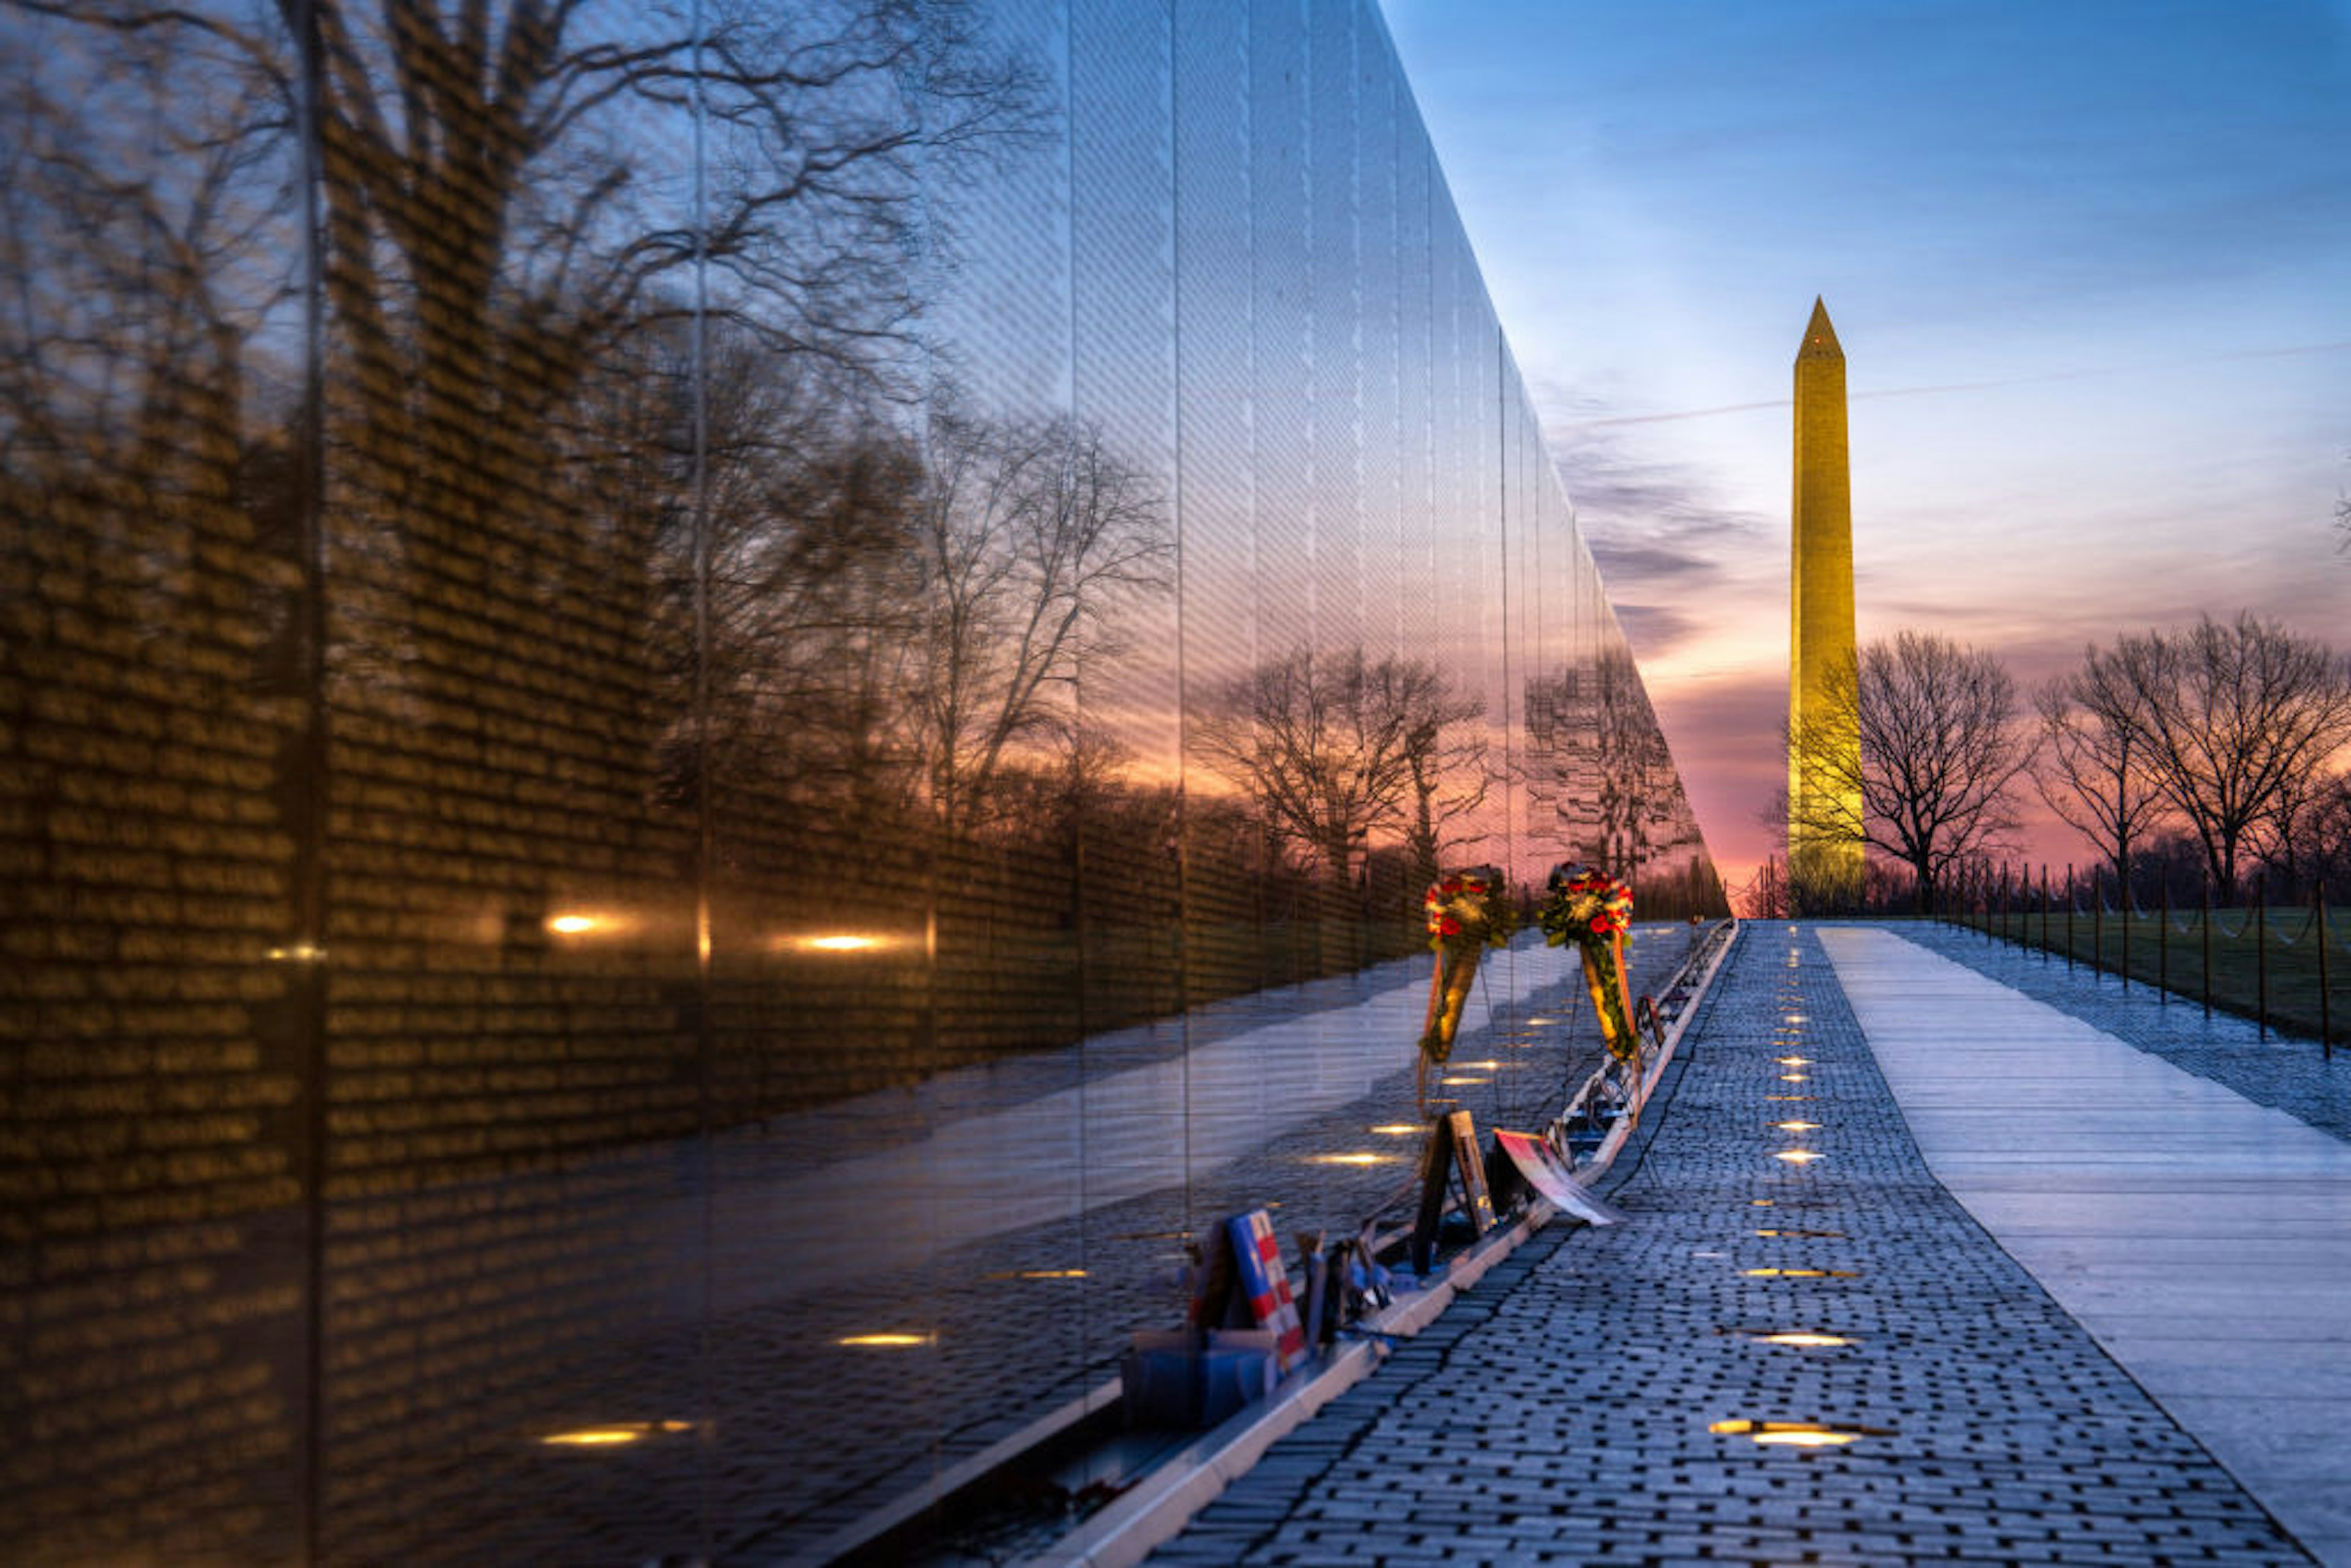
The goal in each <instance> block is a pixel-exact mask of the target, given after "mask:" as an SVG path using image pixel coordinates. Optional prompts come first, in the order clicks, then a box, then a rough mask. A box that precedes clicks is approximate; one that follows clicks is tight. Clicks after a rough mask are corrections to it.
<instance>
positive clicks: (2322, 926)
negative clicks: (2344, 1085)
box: [2310, 877, 2335, 1061]
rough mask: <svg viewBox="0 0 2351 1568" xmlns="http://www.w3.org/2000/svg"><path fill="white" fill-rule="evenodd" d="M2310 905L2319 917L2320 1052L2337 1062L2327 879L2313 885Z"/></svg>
mask: <svg viewBox="0 0 2351 1568" xmlns="http://www.w3.org/2000/svg"><path fill="white" fill-rule="evenodd" d="M2310 905H2311V911H2312V913H2313V914H2314V915H2317V917H2318V918H2317V922H2316V929H2317V932H2318V1051H2319V1055H2320V1056H2321V1057H2323V1058H2324V1059H2325V1060H2326V1061H2334V1060H2335V1014H2334V1011H2333V1009H2330V1008H2329V1007H2328V1005H2327V998H2326V879H2325V877H2321V878H2319V879H2318V881H2317V882H2315V883H2313V884H2312V885H2311V889H2310Z"/></svg>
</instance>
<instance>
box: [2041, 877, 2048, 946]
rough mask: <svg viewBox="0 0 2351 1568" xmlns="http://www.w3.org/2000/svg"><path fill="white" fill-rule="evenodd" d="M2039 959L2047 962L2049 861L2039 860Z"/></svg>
mask: <svg viewBox="0 0 2351 1568" xmlns="http://www.w3.org/2000/svg"><path fill="white" fill-rule="evenodd" d="M2041 961H2042V962H2043V964H2046V963H2047V962H2049V862H2047V861H2043V862H2041Z"/></svg>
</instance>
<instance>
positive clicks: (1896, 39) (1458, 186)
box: [1382, 0, 2351, 877]
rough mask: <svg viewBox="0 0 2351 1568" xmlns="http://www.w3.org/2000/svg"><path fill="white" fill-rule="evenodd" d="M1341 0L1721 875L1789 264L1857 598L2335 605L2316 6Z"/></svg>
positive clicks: (2323, 17) (2074, 635)
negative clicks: (1409, 136)
mask: <svg viewBox="0 0 2351 1568" xmlns="http://www.w3.org/2000/svg"><path fill="white" fill-rule="evenodd" d="M1382 9H1383V11H1384V15H1385V16H1386V17H1387V20H1388V23H1389V26H1390V27H1391V28H1392V29H1393V31H1394V33H1395V38H1396V43H1397V47H1398V48H1399V51H1400V52H1401V54H1402V55H1403V57H1404V61H1405V69H1406V72H1407V74H1408V76H1409V78H1410V79H1411V81H1412V83H1413V87H1414V90H1415V91H1416V94H1417V95H1418V98H1419V101H1420V105H1421V109H1422V112H1423V114H1424V115H1425V116H1426V119H1427V120H1428V122H1429V125H1430V128H1431V133H1432V135H1433V137H1434V138H1435V141H1436V142H1437V149H1438V152H1439V154H1440V156H1441V157H1442V159H1443V161H1444V165H1445V169H1446V172H1447V179H1448V181H1449V183H1451V186H1452V188H1453V192H1454V196H1455V199H1456V201H1457V202H1458V204H1459V205H1460V207H1461V209H1462V212H1463V214H1464V217H1465V220H1466V222H1467V224H1468V228H1469V231H1470V234H1471V235H1472V237H1473V239H1474V241H1475V243H1476V245H1477V246H1478V254H1479V261H1480V263H1481V264H1482V265H1483V267H1484V268H1485V272H1486V276H1487V278H1488V280H1489V284H1490V286H1491V287H1492V289H1493V292H1494V295H1495V298H1496V300H1497V304H1498V308H1499V311H1500V314H1501V317H1502V319H1503V322H1504V325H1505V328H1506V329H1507V330H1508V331H1509V332H1510V338H1511V341H1512V344H1513V346H1514V348H1515V349H1516V350H1517V353H1518V356H1519V359H1520V363H1521V364H1522V365H1523V366H1524V367H1525V369H1526V372H1527V377H1528V380H1529V382H1530V383H1531V386H1532V388H1533V389H1534V392H1535V398H1536V402H1537V405H1538V407H1539V408H1540V409H1541V414H1542V418H1543V422H1544V426H1545V429H1546V431H1547V433H1548V434H1549V435H1550V438H1551V442H1552V451H1553V452H1554V454H1555V455H1557V456H1558V458H1559V460H1560V462H1561V464H1562V467H1563V468H1564V469H1565V471H1566V476H1567V480H1568V487H1569V491H1570V493H1571V495H1572V496H1573V497H1574V500H1575V504H1576V508H1577V514H1578V516H1579V517H1580V518H1581V519H1582V521H1583V526H1584V528H1585V531H1586V533H1587V535H1588V536H1589V537H1590V538H1592V539H1593V549H1594V551H1595V553H1596V554H1597V555H1598V556H1599V557H1600V559H1601V564H1602V568H1603V570H1604V572H1605V573H1606V575H1607V578H1608V582H1609V589H1610V593H1611V596H1612V597H1613V598H1614V601H1615V603H1616V606H1617V608H1618V611H1619V612H1620V613H1621V615H1622V617H1623V619H1624V622H1625V629H1626V631H1627V632H1628V633H1629V634H1630V635H1631V637H1632V639H1633V642H1634V645H1635V648H1636V649H1637V650H1638V652H1639V653H1640V655H1641V662H1642V668H1643V670H1644V672H1645V673H1646V674H1647V676H1648V677H1649V681H1650V685H1651V690H1652V692H1653V693H1654V695H1656V700H1657V706H1658V708H1659V710H1660V712H1661V713H1662V715H1663V717H1664V719H1665V723H1666V727H1667V733H1668V734H1669V735H1670V736H1671V737H1673V740H1674V742H1675V748H1676V757H1677V760H1678V761H1679V762H1680V764H1681V766H1682V769H1683V773H1684V776H1685V778H1686V779H1687V782H1688V783H1689V785H1690V788H1691V790H1692V793H1693V795H1694V797H1695V799H1696V802H1697V805H1698V810H1699V812H1700V814H1701V816H1702V818H1703V820H1704V821H1705V824H1706V827H1707V831H1708V839H1709V841H1710V842H1711V843H1712V844H1713V846H1714V848H1715V850H1716V852H1717V853H1718V854H1719V856H1721V857H1722V860H1723V862H1724V870H1725V873H1726V875H1728V876H1732V877H1738V876H1743V875H1744V874H1745V873H1746V869H1747V868H1748V867H1749V866H1750V865H1751V864H1752V862H1754V861H1755V860H1756V859H1757V858H1759V857H1760V855H1761V852H1763V849H1764V846H1765V842H1766V836H1767V835H1766V831H1765V830H1764V829H1763V828H1762V827H1761V825H1760V824H1759V823H1758V822H1757V821H1756V816H1757V813H1758V811H1759V810H1761V809H1762V808H1764V807H1765V806H1766V805H1767V804H1768V801H1769V800H1770V796H1771V790H1772V789H1773V788H1774V786H1775V783H1776V782H1777V781H1778V780H1780V779H1782V778H1783V776H1784V764H1783V762H1782V758H1781V756H1780V752H1779V739H1778V735H1777V727H1778V725H1779V723H1780V720H1781V716H1782V706H1783V704H1784V701H1785V689H1786V687H1785V682H1786V659H1787V630H1786V595H1787V549H1788V545H1787V511H1788V463H1789V457H1788V448H1789V432H1788V415H1787V408H1786V399H1787V397H1788V392H1789V377H1790V361H1792V359H1793V357H1794V353H1795V348H1796V340H1797V337H1798V335H1799V333H1800V331H1801V329H1802V325H1803V321H1804V317H1805V315H1806V313H1807V312H1808V311H1809V309H1810V308H1811V305H1812V300H1813V296H1814V295H1815V294H1821V295H1824V296H1825V297H1826V298H1827V302H1828V307H1829V309H1830V312H1831V314H1832V315H1833V316H1834V318H1835V320H1836V324H1837V330H1838V334H1839V336H1840V337H1841V338H1842V339H1843V340H1844V346H1845V351H1846V354H1847V356H1848V358H1849V361H1850V376H1851V387H1852V392H1853V400H1854V401H1853V404H1852V432H1853V464H1854V508H1855V540H1854V543H1855V560H1856V569H1857V575H1858V583H1857V591H1858V604H1857V609H1858V612H1859V622H1860V627H1861V632H1862V635H1863V636H1864V637H1865V638H1868V637H1873V636H1881V635H1886V634H1889V633H1890V632H1893V631H1895V630H1896V629H1897V628H1902V627H1921V628H1931V629H1936V630H1939V631H1942V632H1948V633H1949V634H1952V635H1955V636H1958V637H1959V638H1961V639H1963V640H1966V641H1970V642H1974V643H1980V644H1983V645H1987V646H1991V647H1995V648H1999V649H2001V650H2003V651H2004V652H2006V653H2008V654H2009V655H2010V656H2011V662H2012V667H2013V668H2014V670H2015V671H2016V673H2017V674H2019V675H2020V676H2022V677H2025V678H2028V679H2037V678H2040V677H2042V676H2043V675H2045V674H2051V673H2053V672H2054V671H2056V670H2058V669H2060V668H2063V667H2064V665H2065V664H2068V663H2069V662H2070V661H2071V660H2072V659H2073V658H2074V657H2075V656H2076V655H2077V653H2078V651H2079V649H2080V647H2081V646H2082V644H2083V643H2085V642H2090V641H2104V640H2106V639H2108V638H2111V637H2112V636H2113V635H2114V634H2115V633H2116V632H2119V631H2123V630H2127V629H2132V628H2138V627H2144V626H2145V625H2147V624H2149V623H2151V622H2174V621H2178V620H2180V619H2184V618H2192V617H2193V615H2194V614H2195V613H2196V612H2198V611H2199V610H2204V611H2210V612H2212V613H2214V614H2215V615H2218V616H2223V617H2225V616H2228V615H2231V614H2233V613H2234V612H2236V611H2237V610H2239V609H2240V608H2243V607H2248V606H2250V607H2252V608H2254V609H2257V610H2260V611H2262V612H2265V613H2267V614H2270V615H2273V616H2276V617H2279V618H2281V619H2283V620H2284V621H2286V622H2288V623H2290V624H2292V625H2294V626H2295V627H2296V628H2297V629H2299V630H2302V631H2304V632H2312V633H2315V634H2318V635H2322V636H2327V637H2330V638H2332V639H2333V640H2334V641H2335V642H2336V643H2338V645H2339V644H2341V643H2345V642H2346V641H2351V635H2346V632H2345V631H2344V628H2345V627H2346V625H2351V561H2346V560H2345V559H2342V558H2340V557H2337V556H2336V555H2335V554H2334V553H2333V551H2334V543H2335V538H2338V537H2339V536H2337V535H2335V533H2334V532H2333V530H2332V528H2331V523H2332V518H2333V512H2334V507H2335V501H2336V499H2337V497H2338V495H2339V493H2340V491H2341V489H2342V488H2343V487H2344V486H2346V483H2351V470H2346V467H2345V465H2344V459H2345V454H2346V450H2347V449H2351V291H2346V288H2345V287H2344V283H2343V279H2344V277H2345V276H2346V264H2351V243H2346V242H2351V6H2346V5H2342V4H2339V3H2337V4H2331V5H2330V4H2311V3H2302V4H2291V3H2278V4H2273V3H2264V4H2260V5H2229V6H2221V5H2199V4H2148V3H2140V0H2132V3H2130V4H2124V3H2123V0H2061V3H2053V4H2045V5H1988V4H1981V3H1976V4H1962V3H1958V0H1943V3H1936V4H1920V5H1902V6H1887V5H1878V4H1865V3H1860V0H1847V3H1843V4H1839V3H1834V0H1787V3H1785V4H1775V5H1768V6H1755V5H1735V4H1730V3H1729V0H1720V3H1691V0H1685V3H1680V4H1670V5H1657V4H1655V3H1653V0H1586V3H1580V4H1578V5H1572V6H1564V5H1549V4H1542V3H1537V0H1499V3H1491V4H1486V5H1476V6H1461V5H1447V4H1442V3H1440V0H1382ZM2035 848H2036V850H2037V851H2038V852H2042V853H2045V854H2047V855H2050V856H2052V857H2053V858H2056V859H2060V860H2063V859H2064V858H2067V857H2068V856H2076V855H2079V854H2080V853H2081V847H2080V845H2079V843H2078V841H2074V840H2073V839H2072V838H2071V837H2070V835H2066V834H2064V833H2063V832H2062V831H2051V832H2048V833H2046V834H2044V835H2043V837H2042V838H2041V839H2040V841H2038V842H2037V843H2036V846H2035Z"/></svg>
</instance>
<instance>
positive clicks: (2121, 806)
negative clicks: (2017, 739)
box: [2032, 648, 2167, 889]
mask: <svg viewBox="0 0 2351 1568" xmlns="http://www.w3.org/2000/svg"><path fill="white" fill-rule="evenodd" d="M2136 700H2137V699H2136V697H2135V696H2134V695H2133V690H2132V685H2131V683H2130V681H2129V679H2128V677H2127V675H2126V672H2125V671H2124V670H2123V668H2122V667H2121V664H2119V662H2118V661H2117V660H2116V658H2115V657H2114V656H2113V655H2112V654H2108V653H2100V652H2099V651H2098V650H2097V649H2095V648H2088V649H2085V650H2084V651H2083V656H2082V667H2081V668H2080V669H2078V670H2075V671H2074V672H2072V673H2071V674H2064V675H2060V676H2059V677H2057V678H2056V679H2055V680H2053V681H2051V682H2049V683H2048V684H2047V685H2043V686H2042V687H2040V688H2039V689H2038V690H2036V691H2035V692H2034V693H2033V695H2032V705H2033V709H2034V711H2035V713H2037V714H2038V715H2039V716H2040V720H2041V747H2040V749H2039V751H2038V752H2037V753H2036V754H2035V756H2034V758H2033V765H2032V783H2033V788H2034V789H2035V790H2037V791H2038V792H2039V794H2040V796H2041V799H2042V800H2043V801H2044V802H2045V803H2046V804H2047V805H2048V807H2049V809H2050V810H2053V811H2054V812H2056V813H2057V816H2058V819H2059V820H2060V821H2063V822H2064V823H2065V825H2066V826H2068V827H2070V828H2072V829H2073V830H2074V831H2076V832H2078V833H2080V834H2081V835H2082V836H2083V837H2084V838H2085V839H2087V840H2088V841H2089V842H2090V844H2091V846H2092V847H2093V848H2095V850H2096V851H2097V852H2099V853H2100V854H2102V855H2104V856H2105V857H2106V859H2107V860H2108V861H2110V862H2112V863H2113V865H2114V868H2115V879H2116V880H2115V885H2116V887H2119V888H2123V889H2128V888H2129V886H2130V867H2131V851H2132V848H2133V847H2134V846H2135V845H2136V844H2137V842H2138V841H2139V839H2140V837H2141V836H2142V835H2143V834H2145V833H2146V832H2147V831H2148V830H2149V829H2150V828H2151V827H2152V826H2153V825H2154V824H2155V823H2156V822H2157V821H2159V820H2160V819H2161V817H2162V815H2163V813H2164V812H2165V810H2167V807H2166V805H2165V801H2164V799H2163V796H2162V794H2161V793H2160V792H2159V791H2158V789H2157V788H2156V784H2155V779H2154V776H2153V774H2152V772H2151V771H2150V769H2149V767H2148V758H2147V751H2146V746H2145V743H2144V742H2143V741H2142V740H2140V739H2139V737H2138V730H2137V721H2136V719H2135V718H2134V716H2133V714H2132V711H2131V710H2132V706H2133V705H2134V703H2135V702H2136Z"/></svg>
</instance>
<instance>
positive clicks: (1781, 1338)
mask: <svg viewBox="0 0 2351 1568" xmlns="http://www.w3.org/2000/svg"><path fill="white" fill-rule="evenodd" d="M1752 1337H1753V1338H1754V1341H1755V1343H1757V1344H1784V1345H1793V1346H1795V1347H1796V1348H1798V1349H1801V1350H1816V1349H1829V1348H1832V1347H1834V1346H1836V1345H1841V1344H1851V1343H1853V1341H1851V1340H1849V1339H1847V1338H1845V1337H1844V1335H1843V1334H1834V1333H1759V1334H1756V1335H1754V1336H1752Z"/></svg>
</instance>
